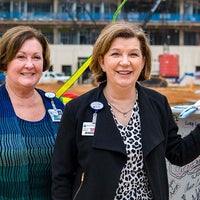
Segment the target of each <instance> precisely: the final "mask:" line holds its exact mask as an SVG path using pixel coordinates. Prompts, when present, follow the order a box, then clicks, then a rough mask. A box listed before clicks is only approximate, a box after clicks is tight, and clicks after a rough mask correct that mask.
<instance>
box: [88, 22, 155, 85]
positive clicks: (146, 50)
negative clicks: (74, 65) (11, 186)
mask: <svg viewBox="0 0 200 200" xmlns="http://www.w3.org/2000/svg"><path fill="white" fill-rule="evenodd" d="M118 37H121V38H133V37H135V38H137V39H138V40H139V42H140V48H141V52H142V56H143V57H144V58H145V65H144V68H143V70H142V72H141V74H140V76H139V78H138V81H144V80H147V79H149V77H150V73H151V59H152V58H151V50H150V46H149V43H148V39H147V37H146V34H145V33H144V31H143V30H142V29H141V28H140V27H138V26H134V25H133V24H132V23H130V22H125V21H117V22H111V23H110V24H108V25H107V26H106V27H104V29H103V30H102V31H101V33H100V35H99V37H98V38H97V40H96V42H95V44H94V47H93V53H92V59H91V64H90V70H91V72H92V75H93V79H94V83H95V84H98V83H101V82H103V81H106V73H105V72H103V71H102V69H101V67H100V65H99V62H98V58H99V56H102V57H104V55H105V54H106V53H107V52H108V50H109V49H110V46H111V44H112V42H113V40H114V39H115V38H118Z"/></svg>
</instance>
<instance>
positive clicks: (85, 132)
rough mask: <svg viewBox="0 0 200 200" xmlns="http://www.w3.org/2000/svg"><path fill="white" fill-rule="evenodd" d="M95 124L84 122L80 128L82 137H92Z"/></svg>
mask: <svg viewBox="0 0 200 200" xmlns="http://www.w3.org/2000/svg"><path fill="white" fill-rule="evenodd" d="M94 131H95V124H94V123H92V122H84V123H83V127H82V133H81V135H82V136H94Z"/></svg>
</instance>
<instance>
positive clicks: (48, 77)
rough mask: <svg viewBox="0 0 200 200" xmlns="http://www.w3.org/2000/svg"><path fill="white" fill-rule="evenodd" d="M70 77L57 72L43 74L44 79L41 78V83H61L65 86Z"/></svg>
mask: <svg viewBox="0 0 200 200" xmlns="http://www.w3.org/2000/svg"><path fill="white" fill-rule="evenodd" d="M69 78H70V76H66V75H64V74H63V73H57V72H49V71H48V72H43V74H42V77H41V78H40V81H39V84H40V83H59V84H63V83H65V82H66V81H67V80H68V79H69Z"/></svg>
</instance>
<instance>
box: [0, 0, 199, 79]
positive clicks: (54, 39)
mask: <svg viewBox="0 0 200 200" xmlns="http://www.w3.org/2000/svg"><path fill="white" fill-rule="evenodd" d="M121 3H122V0H95V1H93V0H42V1H41V0H1V1H0V36H1V35H2V34H3V33H4V32H5V31H6V30H7V29H8V28H11V27H13V26H16V25H30V26H33V27H35V28H37V29H40V30H41V31H42V32H43V33H44V34H45V35H46V37H47V38H48V41H49V43H50V44H51V45H52V52H53V55H52V62H53V66H52V69H53V70H55V71H62V72H64V73H65V74H67V75H70V74H72V73H73V72H74V71H75V70H76V69H77V67H78V66H79V65H80V64H81V63H82V62H83V61H84V60H85V58H87V57H88V56H90V53H91V49H92V45H93V43H94V41H95V40H96V38H97V36H98V34H99V33H100V31H101V30H102V28H103V27H104V26H105V25H106V24H108V23H109V22H110V21H111V20H112V19H113V14H114V13H115V11H116V9H117V8H118V6H119V5H120V4H121ZM117 20H126V21H130V22H132V23H133V24H138V25H140V26H141V27H142V28H143V29H145V31H146V33H147V34H148V36H149V41H150V44H151V46H152V49H153V55H154V59H157V58H158V56H159V54H162V53H163V52H165V53H166V52H167V53H171V52H169V51H170V50H172V53H173V54H174V52H175V53H178V54H179V56H180V57H181V58H184V57H185V56H184V52H185V49H184V48H187V49H188V46H190V47H191V48H193V49H194V50H191V51H190V52H191V54H192V56H193V57H194V56H195V55H194V53H193V51H194V52H195V53H198V52H196V48H195V47H197V46H198V45H200V0H127V1H126V3H125V4H124V6H123V7H122V10H121V12H120V13H119V15H118V16H117ZM59 45H62V48H64V47H63V45H64V46H67V47H66V48H67V49H65V50H61V51H59V52H60V53H61V54H63V52H66V54H67V53H68V54H70V53H71V52H72V51H73V50H74V51H73V52H76V54H75V53H74V54H73V55H71V54H70V55H69V57H67V56H66V54H65V55H64V54H63V56H64V58H63V56H61V55H59V56H61V58H60V57H59V59H55V57H56V58H58V55H57V54H56V53H57V52H58V50H57V48H58V46H59ZM80 45H81V47H80ZM171 46H172V48H171ZM186 46H187V47H186ZM173 47H176V50H173ZM59 48H61V47H59ZM69 48H72V49H73V48H74V49H73V50H70V49H69ZM77 48H78V49H77ZM169 48H171V49H169ZM80 49H81V50H82V51H81V50H80ZM79 50H80V52H79ZM176 51H177V52H176ZM77 52H78V53H77ZM55 54H56V55H55ZM182 54H183V55H182ZM198 55H199V53H198ZM71 57H73V60H72V58H71ZM198 57H199V56H198ZM57 60H59V62H58V61H57ZM183 62H184V63H181V65H182V69H181V70H182V74H183V73H185V72H187V71H188V70H189V71H192V72H194V71H196V70H197V68H198V66H199V65H200V60H199V59H198V58H196V56H195V58H191V62H192V63H191V62H190V61H189V62H188V63H187V61H186V63H185V61H183ZM189 64H190V65H191V66H189Z"/></svg>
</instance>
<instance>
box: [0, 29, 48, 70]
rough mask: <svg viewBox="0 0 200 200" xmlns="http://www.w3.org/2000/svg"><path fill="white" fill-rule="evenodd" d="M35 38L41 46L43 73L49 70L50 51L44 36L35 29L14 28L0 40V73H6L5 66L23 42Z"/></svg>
mask: <svg viewBox="0 0 200 200" xmlns="http://www.w3.org/2000/svg"><path fill="white" fill-rule="evenodd" d="M32 38H35V39H37V40H38V41H39V43H40V44H41V46H42V50H43V52H42V54H43V60H44V62H43V71H46V70H48V69H49V68H50V49H49V44H48V42H47V40H46V38H45V36H44V35H43V34H42V33H41V32H40V31H38V30H37V29H35V28H32V27H29V26H16V27H13V28H10V29H8V30H7V31H6V32H5V33H4V34H3V36H2V38H1V39H0V71H7V65H8V63H9V62H10V61H12V60H13V58H14V57H15V55H16V54H17V52H18V51H19V49H20V48H21V47H22V45H23V44H24V42H25V41H26V40H28V39H32Z"/></svg>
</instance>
